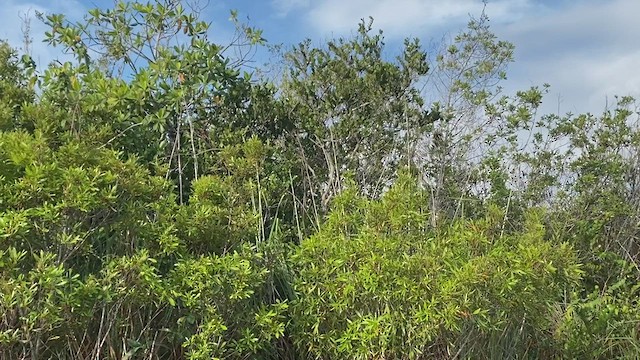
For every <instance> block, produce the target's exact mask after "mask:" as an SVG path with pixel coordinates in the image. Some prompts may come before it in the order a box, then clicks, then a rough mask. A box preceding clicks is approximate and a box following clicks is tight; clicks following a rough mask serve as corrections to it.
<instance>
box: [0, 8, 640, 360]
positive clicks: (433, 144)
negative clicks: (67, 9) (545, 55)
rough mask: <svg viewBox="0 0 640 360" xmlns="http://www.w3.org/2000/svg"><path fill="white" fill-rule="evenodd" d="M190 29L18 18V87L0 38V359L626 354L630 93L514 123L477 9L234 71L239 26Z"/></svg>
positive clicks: (634, 164) (633, 220)
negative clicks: (51, 56) (44, 28)
mask: <svg viewBox="0 0 640 360" xmlns="http://www.w3.org/2000/svg"><path fill="white" fill-rule="evenodd" d="M191 5H193V4H191ZM200 10H201V9H197V8H193V7H192V8H189V9H185V8H183V5H182V4H181V3H180V2H179V1H177V0H164V1H160V2H155V3H152V4H151V3H148V4H144V3H138V2H118V3H116V4H115V6H114V8H112V9H95V10H92V11H90V12H89V14H87V16H86V18H85V19H84V20H83V21H80V22H77V23H72V22H69V21H67V20H66V19H65V17H64V16H63V15H56V14H41V15H40V17H41V20H42V21H44V22H45V23H46V24H47V25H48V26H49V31H48V32H47V33H46V34H45V35H46V41H48V42H49V43H50V44H51V45H53V46H58V47H59V48H61V49H62V50H63V51H65V52H67V53H69V54H71V55H73V58H74V60H72V61H68V62H64V63H59V62H56V63H52V64H50V65H49V66H47V67H46V68H43V69H39V68H36V66H35V64H34V62H33V61H32V60H31V58H30V57H29V56H28V54H18V52H17V51H15V50H14V49H12V48H11V47H10V46H9V45H8V44H6V43H0V211H1V212H0V358H3V359H48V358H58V359H101V358H122V359H173V358H189V359H211V358H220V359H248V358H251V359H254V358H255V359H258V358H260V359H306V358H315V359H430V358H442V359H444V358H500V359H504V358H594V359H610V358H636V357H637V354H638V353H640V335H639V331H640V310H639V307H638V296H639V290H640V286H639V285H638V279H639V276H640V271H639V269H638V264H640V247H639V246H638V244H639V236H640V151H639V150H640V126H639V123H638V119H639V117H638V115H639V113H638V111H637V105H636V102H635V101H634V100H633V99H632V98H629V97H621V98H618V99H617V102H616V104H615V105H613V106H612V107H611V108H608V109H605V110H604V111H603V112H602V113H601V114H599V115H594V114H579V115H574V114H567V115H565V116H558V115H541V114H538V108H539V106H540V104H541V102H542V100H543V97H544V94H545V93H546V90H547V85H544V86H542V87H533V88H531V89H526V90H523V91H520V92H518V93H516V94H514V95H506V94H503V93H502V91H501V88H500V86H499V83H500V81H501V80H503V79H505V78H506V70H507V67H508V64H509V63H510V62H511V61H512V55H513V45H512V44H510V43H508V42H504V41H500V40H499V39H497V38H496V37H495V36H494V35H493V33H492V32H491V31H490V29H489V27H488V22H487V18H486V16H484V15H483V16H481V17H480V18H479V19H472V20H471V21H470V22H469V26H468V28H467V29H466V30H464V31H462V32H461V33H460V34H459V35H458V36H456V37H455V38H454V39H452V40H451V42H450V43H447V42H444V43H442V44H441V47H440V48H438V49H437V51H436V52H435V53H433V54H429V53H427V52H425V51H424V50H423V48H422V46H421V44H420V41H419V40H418V39H407V40H406V41H405V43H404V47H403V49H402V50H401V51H400V53H399V54H398V55H397V57H395V58H392V57H390V56H389V55H388V54H387V52H386V50H385V47H384V38H383V36H382V32H376V31H374V30H373V27H372V23H371V22H365V21H363V22H362V23H360V24H359V27H358V31H357V33H356V34H355V35H353V36H352V37H348V38H338V39H335V40H331V41H328V42H327V43H326V44H323V45H314V44H313V43H312V42H311V41H309V40H307V41H303V42H302V43H300V44H299V45H297V46H294V47H292V48H291V49H288V50H287V51H285V52H284V54H283V55H282V56H281V58H279V60H278V61H274V67H273V68H278V69H279V71H278V72H276V73H277V74H279V75H278V76H277V77H276V76H274V75H273V73H269V72H265V71H263V72H256V73H249V72H247V71H248V69H249V66H248V65H249V64H248V63H247V59H246V57H245V55H246V54H248V53H250V52H251V49H252V47H255V46H264V44H265V40H264V39H263V38H262V33H261V32H260V31H259V30H257V29H254V28H251V27H249V26H246V25H244V24H242V23H240V22H238V21H237V19H236V18H235V14H232V19H233V20H234V23H235V24H236V26H237V31H238V33H237V35H238V36H237V37H236V41H235V42H233V43H231V44H226V45H222V44H215V43H212V42H211V41H209V40H208V38H207V34H208V25H207V23H206V22H203V21H202V20H201V19H199V11H200Z"/></svg>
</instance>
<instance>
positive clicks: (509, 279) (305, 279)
mask: <svg viewBox="0 0 640 360" xmlns="http://www.w3.org/2000/svg"><path fill="white" fill-rule="evenodd" d="M425 200H427V196H426V195H425V193H424V192H423V191H421V190H419V189H418V188H417V187H416V185H415V183H414V182H413V181H412V180H411V179H410V178H409V177H406V176H405V177H401V178H399V179H398V181H397V182H396V183H395V184H394V186H393V187H392V188H391V189H390V190H389V191H388V192H387V193H386V194H385V195H384V196H383V197H382V199H381V200H379V201H367V200H364V199H362V198H361V197H359V196H357V195H356V194H355V193H354V192H353V191H347V192H345V193H343V194H342V195H341V196H340V197H339V198H337V199H336V201H335V205H334V206H335V207H334V208H333V210H332V211H331V213H330V214H329V216H328V219H327V221H326V222H325V223H324V225H323V226H322V227H321V229H320V231H318V233H317V234H315V235H314V236H312V237H310V238H309V239H307V240H305V241H304V242H303V243H302V244H301V246H300V250H299V251H298V253H297V254H296V255H295V257H294V261H295V262H296V263H297V265H298V267H299V268H298V276H297V279H296V283H295V286H296V290H298V292H299V298H298V300H297V301H296V302H295V303H294V305H293V309H292V312H293V318H292V321H293V323H294V327H295V328H296V332H299V333H300V335H301V337H300V338H299V339H298V341H299V342H298V344H297V345H298V346H300V347H302V348H304V349H305V350H307V351H308V352H309V354H310V355H311V356H312V357H316V358H352V359H371V358H394V359H395V358H397V359H400V358H408V359H416V358H432V357H439V356H443V355H444V354H454V353H458V354H461V355H463V356H465V357H469V356H470V357H483V358H484V357H491V356H494V357H497V356H499V355H503V356H505V357H512V356H515V354H522V353H527V352H528V353H530V354H538V356H542V354H545V352H544V349H545V346H547V345H548V344H545V341H546V340H545V332H547V331H550V330H552V327H551V325H552V324H550V323H549V321H548V320H549V315H550V313H551V312H552V311H553V309H554V306H560V304H561V303H562V301H563V294H564V292H565V291H567V290H569V289H571V288H572V287H573V286H574V285H576V284H577V282H578V280H579V279H580V273H581V271H580V270H579V266H578V265H577V263H576V258H575V256H574V255H572V251H571V248H570V247H569V246H568V245H567V244H559V245H554V244H552V243H550V242H548V241H546V240H544V239H543V237H544V227H543V225H542V224H541V223H540V216H539V215H538V214H536V213H535V212H531V213H529V214H528V219H527V221H526V223H525V224H523V228H522V231H521V232H519V233H515V234H511V235H508V236H502V235H501V234H500V231H499V229H500V226H499V225H500V224H499V222H496V220H501V217H500V216H498V217H497V218H487V219H484V220H481V221H462V222H456V223H453V224H451V225H450V227H448V228H446V229H443V230H435V229H432V228H430V227H429V213H428V210H427V208H428V201H425ZM516 329H519V330H516ZM510 331H518V332H519V334H518V337H519V339H518V341H517V342H516V343H515V344H510V346H512V348H503V349H501V350H502V351H504V353H501V354H496V353H492V352H491V351H492V350H491V349H484V346H485V344H486V343H483V342H482V340H484V339H489V338H491V339H492V340H493V338H497V339H496V340H495V341H502V340H503V339H500V337H504V336H505V335H504V334H509V333H510Z"/></svg>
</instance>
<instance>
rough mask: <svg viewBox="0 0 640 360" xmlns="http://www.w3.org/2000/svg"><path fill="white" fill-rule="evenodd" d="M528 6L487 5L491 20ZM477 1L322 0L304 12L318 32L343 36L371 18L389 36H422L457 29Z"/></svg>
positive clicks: (521, 2) (523, 0) (514, 0)
mask: <svg viewBox="0 0 640 360" xmlns="http://www.w3.org/2000/svg"><path fill="white" fill-rule="evenodd" d="M531 6H532V5H531V4H530V1H529V0H495V1H490V2H489V3H488V5H487V11H488V12H489V14H491V17H492V19H496V20H498V21H502V20H512V19H516V18H518V17H520V16H522V14H523V13H525V12H526V11H527V10H528V9H529V8H530V7H531ZM483 7H484V4H483V2H482V1H481V0H457V1H449V2H443V1H435V0H350V1H344V0H323V1H317V2H315V3H314V5H313V6H312V7H311V8H310V9H309V11H308V13H307V15H306V16H307V18H308V21H309V22H310V23H311V24H312V25H313V26H314V28H315V29H316V30H317V31H318V32H320V33H323V34H325V33H329V32H337V33H343V32H345V31H348V30H350V29H354V28H355V26H356V24H357V23H358V21H360V19H363V18H364V19H366V18H368V17H369V16H372V17H373V18H374V21H375V25H376V27H379V28H381V29H383V30H384V31H385V34H387V36H389V37H392V38H393V37H401V38H403V37H407V36H417V35H424V34H425V33H427V32H428V30H430V29H434V28H443V27H445V28H446V27H450V26H451V25H453V26H456V27H459V26H460V24H464V23H466V22H467V21H468V20H469V15H475V16H477V15H479V14H480V13H481V12H482V9H483Z"/></svg>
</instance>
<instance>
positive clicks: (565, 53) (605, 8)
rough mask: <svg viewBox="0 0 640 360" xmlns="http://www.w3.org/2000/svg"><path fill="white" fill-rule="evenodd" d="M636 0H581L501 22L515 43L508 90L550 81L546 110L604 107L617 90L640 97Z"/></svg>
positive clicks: (505, 34)
mask: <svg viewBox="0 0 640 360" xmlns="http://www.w3.org/2000/svg"><path fill="white" fill-rule="evenodd" d="M638 13H640V2H638V1H636V0H614V1H596V0H590V1H580V2H574V3H572V4H571V5H569V6H567V7H564V8H562V9H558V10H556V11H555V12H553V13H550V14H548V15H547V16H545V17H534V15H532V16H529V17H527V18H524V19H521V21H519V22H516V23H511V24H508V25H499V26H497V27H496V30H497V32H498V33H499V36H500V37H502V38H506V39H508V40H509V41H512V42H514V43H515V45H516V62H515V63H514V64H513V65H512V67H511V70H512V76H511V79H510V80H509V82H508V88H509V89H513V90H515V89H518V88H519V89H522V88H526V87H528V86H530V85H534V84H538V85H539V84H542V83H544V82H547V83H549V84H551V86H552V87H551V92H550V96H549V98H548V99H547V100H546V104H545V106H544V107H543V111H544V112H554V113H555V112H558V110H559V112H560V113H561V114H562V113H565V112H573V113H577V112H587V111H589V112H592V113H599V112H601V111H602V110H603V109H604V107H605V105H606V103H607V100H608V103H609V105H611V103H612V99H613V96H614V95H632V96H636V97H637V96H640V72H638V71H637V67H638V64H640V45H639V44H640V43H638V40H637V35H636V34H638V33H640V23H638V22H637V20H636V19H635V17H636V16H635V14H638Z"/></svg>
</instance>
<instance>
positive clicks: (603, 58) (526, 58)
mask: <svg viewBox="0 0 640 360" xmlns="http://www.w3.org/2000/svg"><path fill="white" fill-rule="evenodd" d="M186 1H187V2H189V1H195V0H186ZM199 1H200V3H201V4H206V3H208V6H207V7H206V10H205V12H204V13H203V18H204V19H205V20H207V21H211V22H212V30H211V36H212V39H213V40H214V41H217V42H222V43H224V42H225V41H227V40H228V39H229V38H230V36H231V34H232V30H233V28H232V26H231V25H230V23H229V22H228V21H227V19H228V17H229V10H230V9H237V10H238V12H239V15H240V17H241V18H243V19H247V17H248V19H249V21H250V24H252V25H254V26H256V27H258V28H261V29H263V31H264V36H265V37H266V38H267V40H268V41H269V42H270V43H272V44H280V43H282V44H284V45H285V46H286V45H292V44H295V43H297V42H298V41H301V40H303V39H304V38H311V39H312V40H313V41H314V42H316V43H317V44H321V43H322V42H323V41H324V40H327V39H330V38H332V37H334V36H340V35H348V34H350V33H351V32H353V30H354V29H355V28H356V25H357V23H358V21H359V19H361V18H367V17H368V16H373V17H374V19H375V22H374V26H375V27H376V28H381V29H382V30H384V32H385V38H386V43H387V45H388V48H389V51H390V52H394V51H396V50H399V49H400V47H401V42H402V40H403V39H404V38H405V37H407V36H411V37H419V38H420V39H421V40H422V41H423V43H424V44H429V43H431V42H434V41H435V42H437V41H439V40H441V39H442V38H443V37H447V36H454V35H455V34H456V33H457V32H458V31H459V30H460V29H462V28H464V26H465V24H466V22H467V21H468V20H469V16H470V15H474V16H478V15H479V14H480V12H481V11H482V8H483V3H482V1H481V0H449V1H436V0H313V1H312V0H261V1H258V0H254V1H250V0H236V1H232V0H221V1H216V0H199ZM3 3H4V4H3V11H2V13H1V14H0V21H1V24H2V25H0V38H2V39H7V40H9V42H10V43H11V44H12V45H14V46H16V47H20V46H21V44H22V43H21V38H22V35H21V29H20V28H21V22H22V21H21V17H22V18H24V17H25V16H26V17H28V16H31V17H33V14H34V13H35V11H36V10H37V11H42V12H56V13H63V14H65V15H67V16H68V17H69V18H70V19H79V18H81V17H82V16H83V15H84V14H85V13H86V11H87V10H88V9H90V8H93V7H96V6H98V7H108V6H109V5H110V4H112V3H113V1H111V0H46V1H45V0H3ZM486 13H487V14H488V15H489V18H490V19H491V22H490V23H491V26H492V29H493V31H494V32H495V33H496V34H497V35H498V36H499V38H501V39H504V40H508V41H511V42H513V43H514V44H515V45H516V53H515V57H516V62H515V63H513V64H512V65H511V66H510V68H509V72H508V77H509V79H508V80H507V81H506V82H505V83H504V84H503V86H504V88H505V91H506V92H507V93H510V92H514V91H516V90H518V89H526V88H528V87H529V86H532V85H541V84H543V83H549V84H551V91H550V94H549V95H548V96H547V98H546V100H545V103H544V106H543V111H544V112H554V113H555V112H558V111H559V112H560V113H565V112H573V113H578V112H587V111H590V112H595V113H598V112H601V111H602V110H603V109H604V107H605V104H606V103H607V101H608V103H609V104H611V102H612V99H613V96H614V95H634V96H636V97H640V71H639V68H640V40H638V34H640V21H638V19H637V17H638V14H640V1H639V0H571V1H569V0H555V1H554V0H488V4H487V7H486ZM31 27H32V35H33V37H34V38H35V40H36V41H35V42H34V44H33V50H32V52H33V55H34V57H35V58H36V61H37V62H38V63H39V64H41V65H46V63H48V62H49V61H51V60H52V59H54V58H56V57H58V56H59V54H58V53H57V52H56V50H55V49H51V48H47V47H46V46H45V45H44V44H41V43H40V41H39V40H40V39H41V38H42V34H43V32H44V30H45V28H44V27H43V26H42V25H41V24H40V23H39V22H38V20H36V19H33V20H32V22H31Z"/></svg>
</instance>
